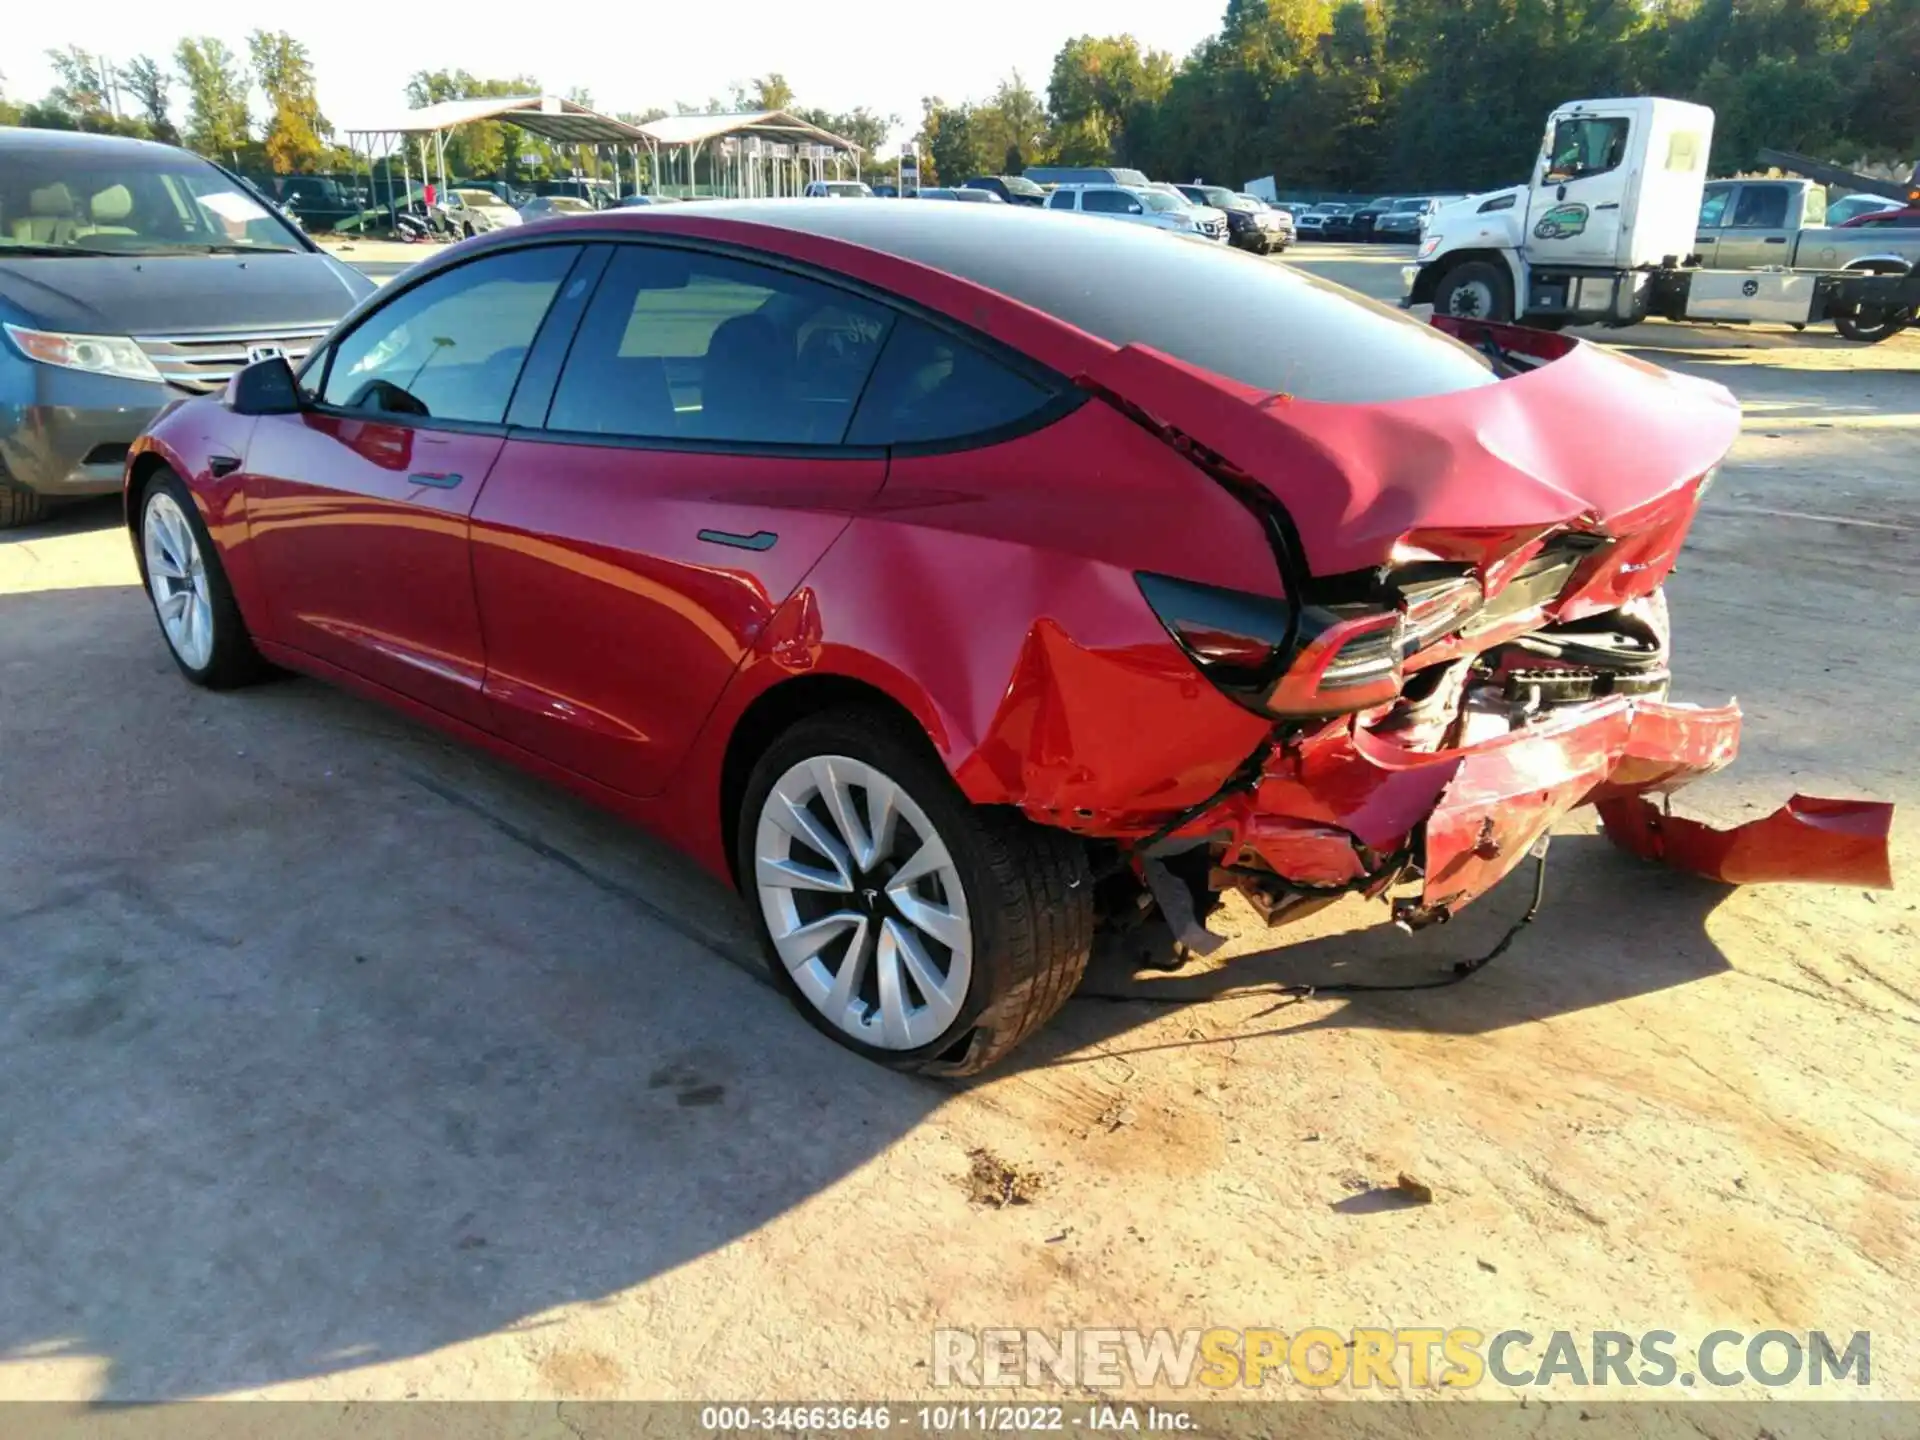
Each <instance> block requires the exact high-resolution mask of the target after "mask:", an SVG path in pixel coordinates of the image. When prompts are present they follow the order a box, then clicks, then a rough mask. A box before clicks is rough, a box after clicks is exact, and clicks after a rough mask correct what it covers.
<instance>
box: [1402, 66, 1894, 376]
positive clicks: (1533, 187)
mask: <svg viewBox="0 0 1920 1440" xmlns="http://www.w3.org/2000/svg"><path fill="white" fill-rule="evenodd" d="M1712 143H1713V112H1712V111H1711V110H1709V109H1707V108H1706V107H1705V106H1703V105H1694V104H1690V103H1688V102H1686V101H1684V100H1666V99H1660V98H1657V97H1651V96H1636V97H1632V98H1627V99H1616V100H1576V101H1573V102H1571V103H1569V104H1566V105H1562V106H1560V107H1559V108H1558V109H1557V110H1555V111H1554V112H1553V114H1552V115H1551V116H1550V117H1549V118H1548V120H1547V128H1546V135H1545V137H1544V139H1543V141H1542V144H1541V147H1540V154H1539V157H1538V158H1537V159H1536V160H1535V162H1534V167H1533V176H1532V179H1531V180H1530V181H1529V182H1528V183H1527V184H1525V185H1516V186H1514V187H1512V188H1511V189H1507V190H1496V191H1492V192H1490V193H1487V194H1482V195H1473V196H1469V197H1468V198H1467V199H1465V200H1458V201H1455V202H1454V203H1452V204H1451V205H1447V206H1445V207H1443V208H1442V209H1440V210H1439V211H1437V212H1436V213H1435V214H1434V215H1433V216H1432V217H1431V218H1430V219H1429V221H1428V223H1427V230H1426V234H1425V236H1424V237H1423V238H1422V240H1421V242H1420V248H1419V249H1418V251H1417V252H1416V253H1415V261H1416V263H1415V264H1413V265H1409V266H1407V267H1406V268H1405V269H1404V270H1403V271H1402V272H1401V273H1402V280H1403V282H1404V285H1405V290H1406V296H1405V298H1404V300H1403V301H1402V302H1401V303H1402V304H1403V305H1409V306H1410V305H1420V304H1431V305H1432V306H1433V307H1434V309H1435V310H1436V311H1438V312H1440V313H1442V314H1448V315H1452V316H1455V317H1456V318H1460V319H1484V320H1491V321H1496V322H1511V321H1515V320H1518V321H1519V322H1520V323H1522V324H1531V325H1538V326H1542V327H1544V328H1548V329H1558V328H1559V327H1560V326H1562V325H1567V324H1581V325H1591V324H1601V325H1633V324H1638V323H1639V322H1640V321H1642V320H1646V319H1648V318H1650V317H1656V316H1657V317H1661V318H1665V319H1670V320H1686V319H1710V320H1748V321H1759V320H1764V321H1774V322H1783V323H1786V324H1793V325H1802V326H1804V325H1807V324H1810V323H1812V322H1814V321H1818V320H1833V321H1835V322H1836V324H1837V326H1838V328H1839V329H1840V331H1841V333H1842V334H1843V335H1847V336H1848V337H1849V338H1852V339H1857V340H1863V341H1875V340H1883V339H1885V338H1886V337H1887V336H1889V335H1892V334H1895V333H1897V332H1898V331H1900V330H1902V329H1904V328H1905V327H1906V326H1907V325H1909V324H1911V323H1912V322H1913V320H1914V313H1915V308H1916V306H1920V276H1917V275H1916V274H1915V272H1914V270H1913V269H1912V267H1911V266H1909V267H1908V268H1907V269H1904V270H1901V269H1897V268H1892V267H1878V268H1877V269H1875V270H1868V269H1853V270H1849V269H1844V268H1835V269H1807V268H1801V269H1796V268H1793V267H1792V266H1791V265H1781V266H1771V267H1766V268H1759V269H1741V270H1711V269H1706V268H1704V267H1702V266H1701V265H1700V264H1699V258H1700V257H1699V255H1698V253H1697V241H1698V237H1697V234H1696V230H1697V227H1698V226H1699V225H1700V224H1701V222H1702V214H1701V201H1702V198H1703V196H1704V195H1705V192H1706V187H1707V174H1706V172H1707V152H1708V151H1709V149H1711V147H1712ZM1823 233H1825V234H1828V235H1834V234H1841V235H1845V236H1846V239H1847V241H1848V242H1850V243H1856V244H1860V245H1865V244H1867V243H1868V242H1869V241H1870V240H1871V239H1872V237H1870V236H1868V235H1864V234H1863V235H1860V236H1858V237H1857V239H1856V237H1855V236H1854V235H1853V234H1852V233H1851V232H1831V231H1829V232H1823ZM1802 248H1804V247H1800V246H1798V245H1795V246H1792V247H1790V248H1789V251H1787V252H1785V253H1788V254H1789V255H1790V256H1791V255H1797V254H1798V253H1799V251H1800V250H1801V249H1802ZM1832 249H1833V247H1832V246H1831V245H1829V246H1826V247H1824V248H1823V249H1821V250H1819V251H1812V250H1810V251H1809V253H1820V254H1822V255H1823V257H1824V255H1825V254H1826V253H1828V252H1830V251H1831V250H1832Z"/></svg>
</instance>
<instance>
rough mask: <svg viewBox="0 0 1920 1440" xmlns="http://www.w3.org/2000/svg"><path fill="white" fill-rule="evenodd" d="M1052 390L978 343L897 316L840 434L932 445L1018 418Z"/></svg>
mask: <svg viewBox="0 0 1920 1440" xmlns="http://www.w3.org/2000/svg"><path fill="white" fill-rule="evenodd" d="M1054 398H1055V392H1054V391H1053V390H1052V389H1050V388H1048V387H1047V386H1044V385H1041V384H1040V383H1038V382H1037V381H1035V380H1032V379H1029V378H1028V377H1026V376H1024V375H1021V374H1018V373H1016V372H1015V371H1014V370H1012V369H1010V368H1009V367H1008V366H1006V365H1003V364H1002V363H1001V362H1000V361H998V360H996V359H994V358H993V357H992V356H990V355H988V354H986V353H985V352H984V351H982V350H981V349H980V348H979V347H977V346H975V345H972V344H970V343H968V342H967V341H964V340H961V339H959V338H958V337H956V336H954V335H951V334H949V333H947V332H946V331H944V330H940V329H937V328H936V327H934V326H932V325H929V324H926V323H925V322H923V321H920V320H916V319H913V318H912V317H911V316H902V317H901V318H900V319H899V320H897V321H896V322H895V323H894V326H893V333H892V334H891V335H890V336H889V337H888V339H887V344H886V349H885V350H884V351H883V352H882V353H881V356H880V361H879V363H878V364H877V365H876V366H875V367H874V372H873V379H872V380H871V381H870V382H869V383H868V385H867V393H866V394H865V396H863V397H862V398H861V401H860V409H859V411H858V412H857V413H856V414H855V415H854V417H853V425H852V427H851V428H850V429H849V430H848V432H847V443H848V444H849V445H915V444H935V443H939V442H943V441H950V440H956V439H960V438H963V437H966V436H974V435H984V434H986V433H987V432H990V431H994V430H999V429H1002V428H1004V427H1006V426H1008V425H1013V424H1017V423H1018V422H1019V421H1021V420H1024V419H1026V418H1027V417H1028V416H1030V415H1032V414H1034V413H1035V412H1036V411H1038V410H1040V409H1042V408H1043V407H1045V406H1046V405H1047V404H1048V403H1049V402H1050V401H1052V400H1053V399H1054Z"/></svg>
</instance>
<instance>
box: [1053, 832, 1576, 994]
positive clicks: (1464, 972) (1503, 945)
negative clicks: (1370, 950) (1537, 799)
mask: <svg viewBox="0 0 1920 1440" xmlns="http://www.w3.org/2000/svg"><path fill="white" fill-rule="evenodd" d="M1546 895H1547V851H1546V847H1545V846H1541V847H1540V848H1539V849H1537V850H1536V851H1535V852H1534V869H1533V899H1532V900H1531V901H1530V902H1529V903H1528V905H1527V909H1526V913H1525V914H1524V915H1522V916H1521V917H1520V918H1519V919H1518V920H1516V921H1514V922H1513V924H1512V925H1510V926H1508V927H1507V933H1506V934H1504V935H1502V936H1501V937H1500V942H1499V943H1498V944H1497V945H1495V946H1494V947H1493V948H1492V949H1491V950H1489V951H1487V953H1486V954H1484V955H1482V956H1480V957H1479V958H1478V959H1475V960H1459V961H1456V962H1455V963H1454V966H1453V969H1452V970H1450V971H1448V972H1447V973H1446V974H1444V975H1437V976H1435V977H1433V978H1432V979H1429V980H1410V981H1407V982H1406V983H1404V984H1400V985H1365V984H1359V983H1343V984H1338V985H1252V986H1249V987H1247V988H1246V989H1244V990H1231V991H1227V992H1225V993H1223V994H1217V995H1168V994H1154V993H1152V992H1142V991H1127V990H1076V991H1075V992H1074V998H1075V999H1076V1000H1112V1001H1125V1002H1131V1003H1145V1004H1148V1005H1206V1004H1212V1003H1215V1002H1217V1001H1221V1000H1240V999H1245V998H1247V997H1249V996H1256V995H1277V996H1280V997H1281V998H1283V999H1294V1000H1310V999H1313V998H1314V997H1316V996H1320V995H1396V994H1404V993H1406V992H1408V991H1413V990H1444V989H1446V988H1447V987H1448V986H1449V985H1458V984H1459V983H1460V982H1461V981H1462V980H1465V979H1467V978H1468V977H1469V976H1471V975H1477V974H1478V973H1479V972H1480V971H1482V970H1484V969H1486V968H1487V966H1489V965H1491V964H1492V963H1493V962H1494V961H1496V960H1498V959H1499V958H1500V957H1501V956H1502V955H1504V954H1506V953H1507V947H1508V946H1510V945H1512V944H1513V942H1514V940H1515V939H1516V938H1518V936H1519V934H1520V932H1521V931H1522V930H1524V929H1525V928H1526V927H1527V926H1529V925H1531V924H1532V923H1533V917H1534V916H1536V915H1538V914H1539V913H1540V905H1541V902H1542V901H1544V900H1545V899H1546ZM1229 963H1231V962H1229ZM1153 988H1154V989H1155V990H1161V989H1163V988H1165V987H1162V986H1155V987H1153Z"/></svg>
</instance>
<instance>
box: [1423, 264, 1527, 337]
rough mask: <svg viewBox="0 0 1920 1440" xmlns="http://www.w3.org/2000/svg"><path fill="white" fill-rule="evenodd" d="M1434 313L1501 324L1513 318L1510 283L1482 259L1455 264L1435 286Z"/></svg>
mask: <svg viewBox="0 0 1920 1440" xmlns="http://www.w3.org/2000/svg"><path fill="white" fill-rule="evenodd" d="M1433 311H1434V313H1435V314H1436V315H1451V316H1454V317H1455V318H1456V319H1460V320H1486V321H1490V322H1492V323H1493V324H1496V325H1504V324H1506V323H1507V322H1509V321H1510V320H1512V319H1513V280H1512V278H1511V277H1510V276H1509V275H1508V274H1507V273H1506V271H1504V270H1502V269H1501V268H1500V267H1499V266H1497V265H1493V264H1491V263H1489V262H1488V261H1485V260H1469V261H1467V262H1466V263H1465V264H1463V265H1456V266H1454V267H1453V268H1452V269H1451V270H1449V271H1447V273H1446V274H1444V275H1442V276H1441V277H1440V283H1439V284H1438V285H1436V286H1434V290H1433Z"/></svg>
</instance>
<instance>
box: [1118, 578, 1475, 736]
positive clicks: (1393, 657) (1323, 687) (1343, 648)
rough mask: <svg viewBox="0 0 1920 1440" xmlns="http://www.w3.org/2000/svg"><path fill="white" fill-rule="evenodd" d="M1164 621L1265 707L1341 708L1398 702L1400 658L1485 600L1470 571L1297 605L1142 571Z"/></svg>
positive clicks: (1283, 711) (1196, 654)
mask: <svg viewBox="0 0 1920 1440" xmlns="http://www.w3.org/2000/svg"><path fill="white" fill-rule="evenodd" d="M1137 578H1138V580H1139V583H1140V592H1141V594H1143V595H1144V596H1145V597H1146V600H1147V603H1148V605H1150V606H1152V607H1153V612H1154V614H1155V615H1157V616H1159V618H1160V623H1161V624H1163V625H1165V626H1166V627H1167V632H1168V633H1169V634H1170V635H1172V636H1173V638H1174V640H1175V641H1176V642H1177V643H1178V644H1179V646H1180V648H1181V649H1182V650H1184V651H1185V652H1186V654H1187V656H1188V658H1189V659H1191V660H1192V661H1193V663H1194V664H1195V665H1196V666H1197V667H1199V670H1200V672H1201V674H1203V675H1205V676H1206V677H1207V678H1208V679H1209V680H1211V681H1212V682H1213V683H1214V685H1215V686H1216V687H1218V688H1219V689H1220V690H1222V691H1224V692H1225V693H1226V694H1227V695H1229V696H1231V697H1232V698H1233V699H1235V700H1237V701H1239V702H1240V703H1241V704H1243V705H1245V706H1246V707H1247V708H1248V709H1250V710H1254V711H1256V712H1258V713H1260V714H1263V715H1269V716H1273V717H1275V718H1298V717H1308V716H1316V715H1344V714H1349V713H1351V712H1353V711H1356V710H1370V709H1372V708H1373V707H1374V706H1376V705H1385V704H1389V703H1391V702H1392V701H1393V700H1394V699H1395V698H1396V697H1397V696H1398V695H1399V693H1400V686H1401V683H1402V680H1403V678H1404V677H1403V674H1402V670H1401V665H1402V662H1403V661H1404V660H1405V659H1406V658H1407V657H1408V656H1410V655H1414V654H1416V653H1418V652H1419V651H1421V650H1424V649H1425V648H1426V647H1427V646H1429V645H1431V644H1433V643H1434V642H1435V641H1437V640H1440V639H1443V638H1444V637H1446V636H1447V635H1450V634H1452V633H1453V632H1454V631H1455V630H1457V629H1459V628H1460V626H1461V624H1462V623H1463V622H1465V621H1466V620H1467V618H1468V617H1469V616H1471V615H1472V614H1473V613H1474V611H1475V609H1477V608H1478V606H1479V604H1480V598H1481V597H1480V586H1479V585H1478V583H1477V582H1475V581H1474V580H1472V579H1470V578H1456V577H1446V578H1443V579H1438V580H1424V581H1420V582H1418V583H1415V584H1410V585H1408V586H1406V587H1405V588H1403V589H1399V590H1394V589H1393V588H1392V587H1388V588H1387V590H1386V591H1385V595H1386V596H1388V597H1392V598H1394V599H1397V601H1398V603H1389V600H1388V599H1387V598H1383V599H1382V600H1380V601H1378V602H1374V601H1369V602H1365V603H1356V604H1337V605H1305V606H1296V605H1294V604H1292V603H1291V602H1290V601H1287V600H1280V599H1273V598H1270V597H1267V596H1264V595H1248V594H1244V593H1242V592H1241V591H1238V590H1223V589H1221V588H1219V587H1218V586H1213V585H1200V584H1196V583H1195V582H1193V581H1190V580H1175V579H1172V578H1170V577H1168V576H1165V575H1150V574H1142V575H1140V576H1138V577H1137Z"/></svg>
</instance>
